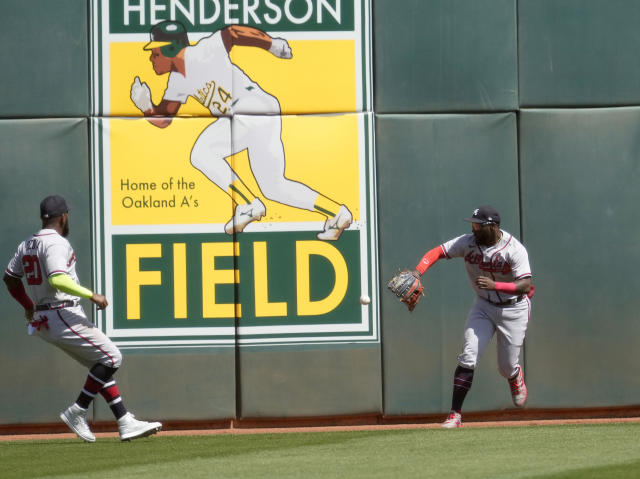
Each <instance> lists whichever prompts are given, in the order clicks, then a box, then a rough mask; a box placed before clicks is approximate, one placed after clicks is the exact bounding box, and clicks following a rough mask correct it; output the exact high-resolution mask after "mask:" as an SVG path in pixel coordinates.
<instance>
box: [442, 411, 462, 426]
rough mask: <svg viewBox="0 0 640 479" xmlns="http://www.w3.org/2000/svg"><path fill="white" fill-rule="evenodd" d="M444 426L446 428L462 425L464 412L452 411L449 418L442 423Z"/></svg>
mask: <svg viewBox="0 0 640 479" xmlns="http://www.w3.org/2000/svg"><path fill="white" fill-rule="evenodd" d="M442 427H443V428H445V429H454V428H456V427H462V414H460V413H459V412H455V411H451V412H450V413H449V417H448V418H447V420H446V421H445V422H443V423H442Z"/></svg>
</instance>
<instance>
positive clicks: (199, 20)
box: [102, 0, 361, 34]
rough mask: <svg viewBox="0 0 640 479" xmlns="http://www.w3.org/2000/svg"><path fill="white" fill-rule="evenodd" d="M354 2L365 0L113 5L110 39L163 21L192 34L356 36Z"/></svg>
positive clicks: (125, 0) (157, 0)
mask: <svg viewBox="0 0 640 479" xmlns="http://www.w3.org/2000/svg"><path fill="white" fill-rule="evenodd" d="M102 1H103V2H104V1H107V0H102ZM356 1H361V0H111V1H110V2H109V33H112V34H114V33H148V32H149V29H150V28H151V26H152V25H155V24H157V23H159V22H161V21H163V20H177V21H179V22H181V23H183V24H184V25H185V26H186V27H187V30H188V31H190V32H214V31H217V30H220V29H221V28H224V27H225V26H228V25H249V26H252V27H256V28H260V29H261V30H265V31H280V32H294V31H353V30H354V15H355V12H354V8H355V2H356Z"/></svg>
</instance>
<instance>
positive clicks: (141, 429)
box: [118, 412, 162, 441]
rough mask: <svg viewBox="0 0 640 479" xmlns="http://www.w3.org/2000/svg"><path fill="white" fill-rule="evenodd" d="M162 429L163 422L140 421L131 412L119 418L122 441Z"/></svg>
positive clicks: (145, 435)
mask: <svg viewBox="0 0 640 479" xmlns="http://www.w3.org/2000/svg"><path fill="white" fill-rule="evenodd" d="M160 429H162V423H160V422H147V421H138V420H137V419H136V418H135V416H134V415H133V414H131V413H130V412H128V413H127V414H125V415H124V416H122V417H121V418H120V419H118V431H119V432H120V440H121V441H130V440H131V439H138V438H139V437H147V436H151V435H152V434H155V433H157V432H158V431H160Z"/></svg>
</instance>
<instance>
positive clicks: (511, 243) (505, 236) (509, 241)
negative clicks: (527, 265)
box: [501, 230, 526, 251]
mask: <svg viewBox="0 0 640 479" xmlns="http://www.w3.org/2000/svg"><path fill="white" fill-rule="evenodd" d="M501 231H502V240H501V241H502V242H504V243H505V247H507V248H509V249H512V250H517V249H522V250H525V251H526V248H525V247H524V245H523V244H522V242H521V241H520V240H519V239H518V238H516V237H515V236H514V235H512V234H511V233H509V232H508V231H505V230H501Z"/></svg>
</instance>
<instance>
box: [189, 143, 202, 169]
mask: <svg viewBox="0 0 640 479" xmlns="http://www.w3.org/2000/svg"><path fill="white" fill-rule="evenodd" d="M198 150H199V149H197V148H196V147H194V148H193V150H192V151H191V158H190V161H191V165H192V166H193V167H194V168H196V169H198V170H202V169H203V168H204V164H205V155H202V154H201V153H200V152H199V151H198Z"/></svg>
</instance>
